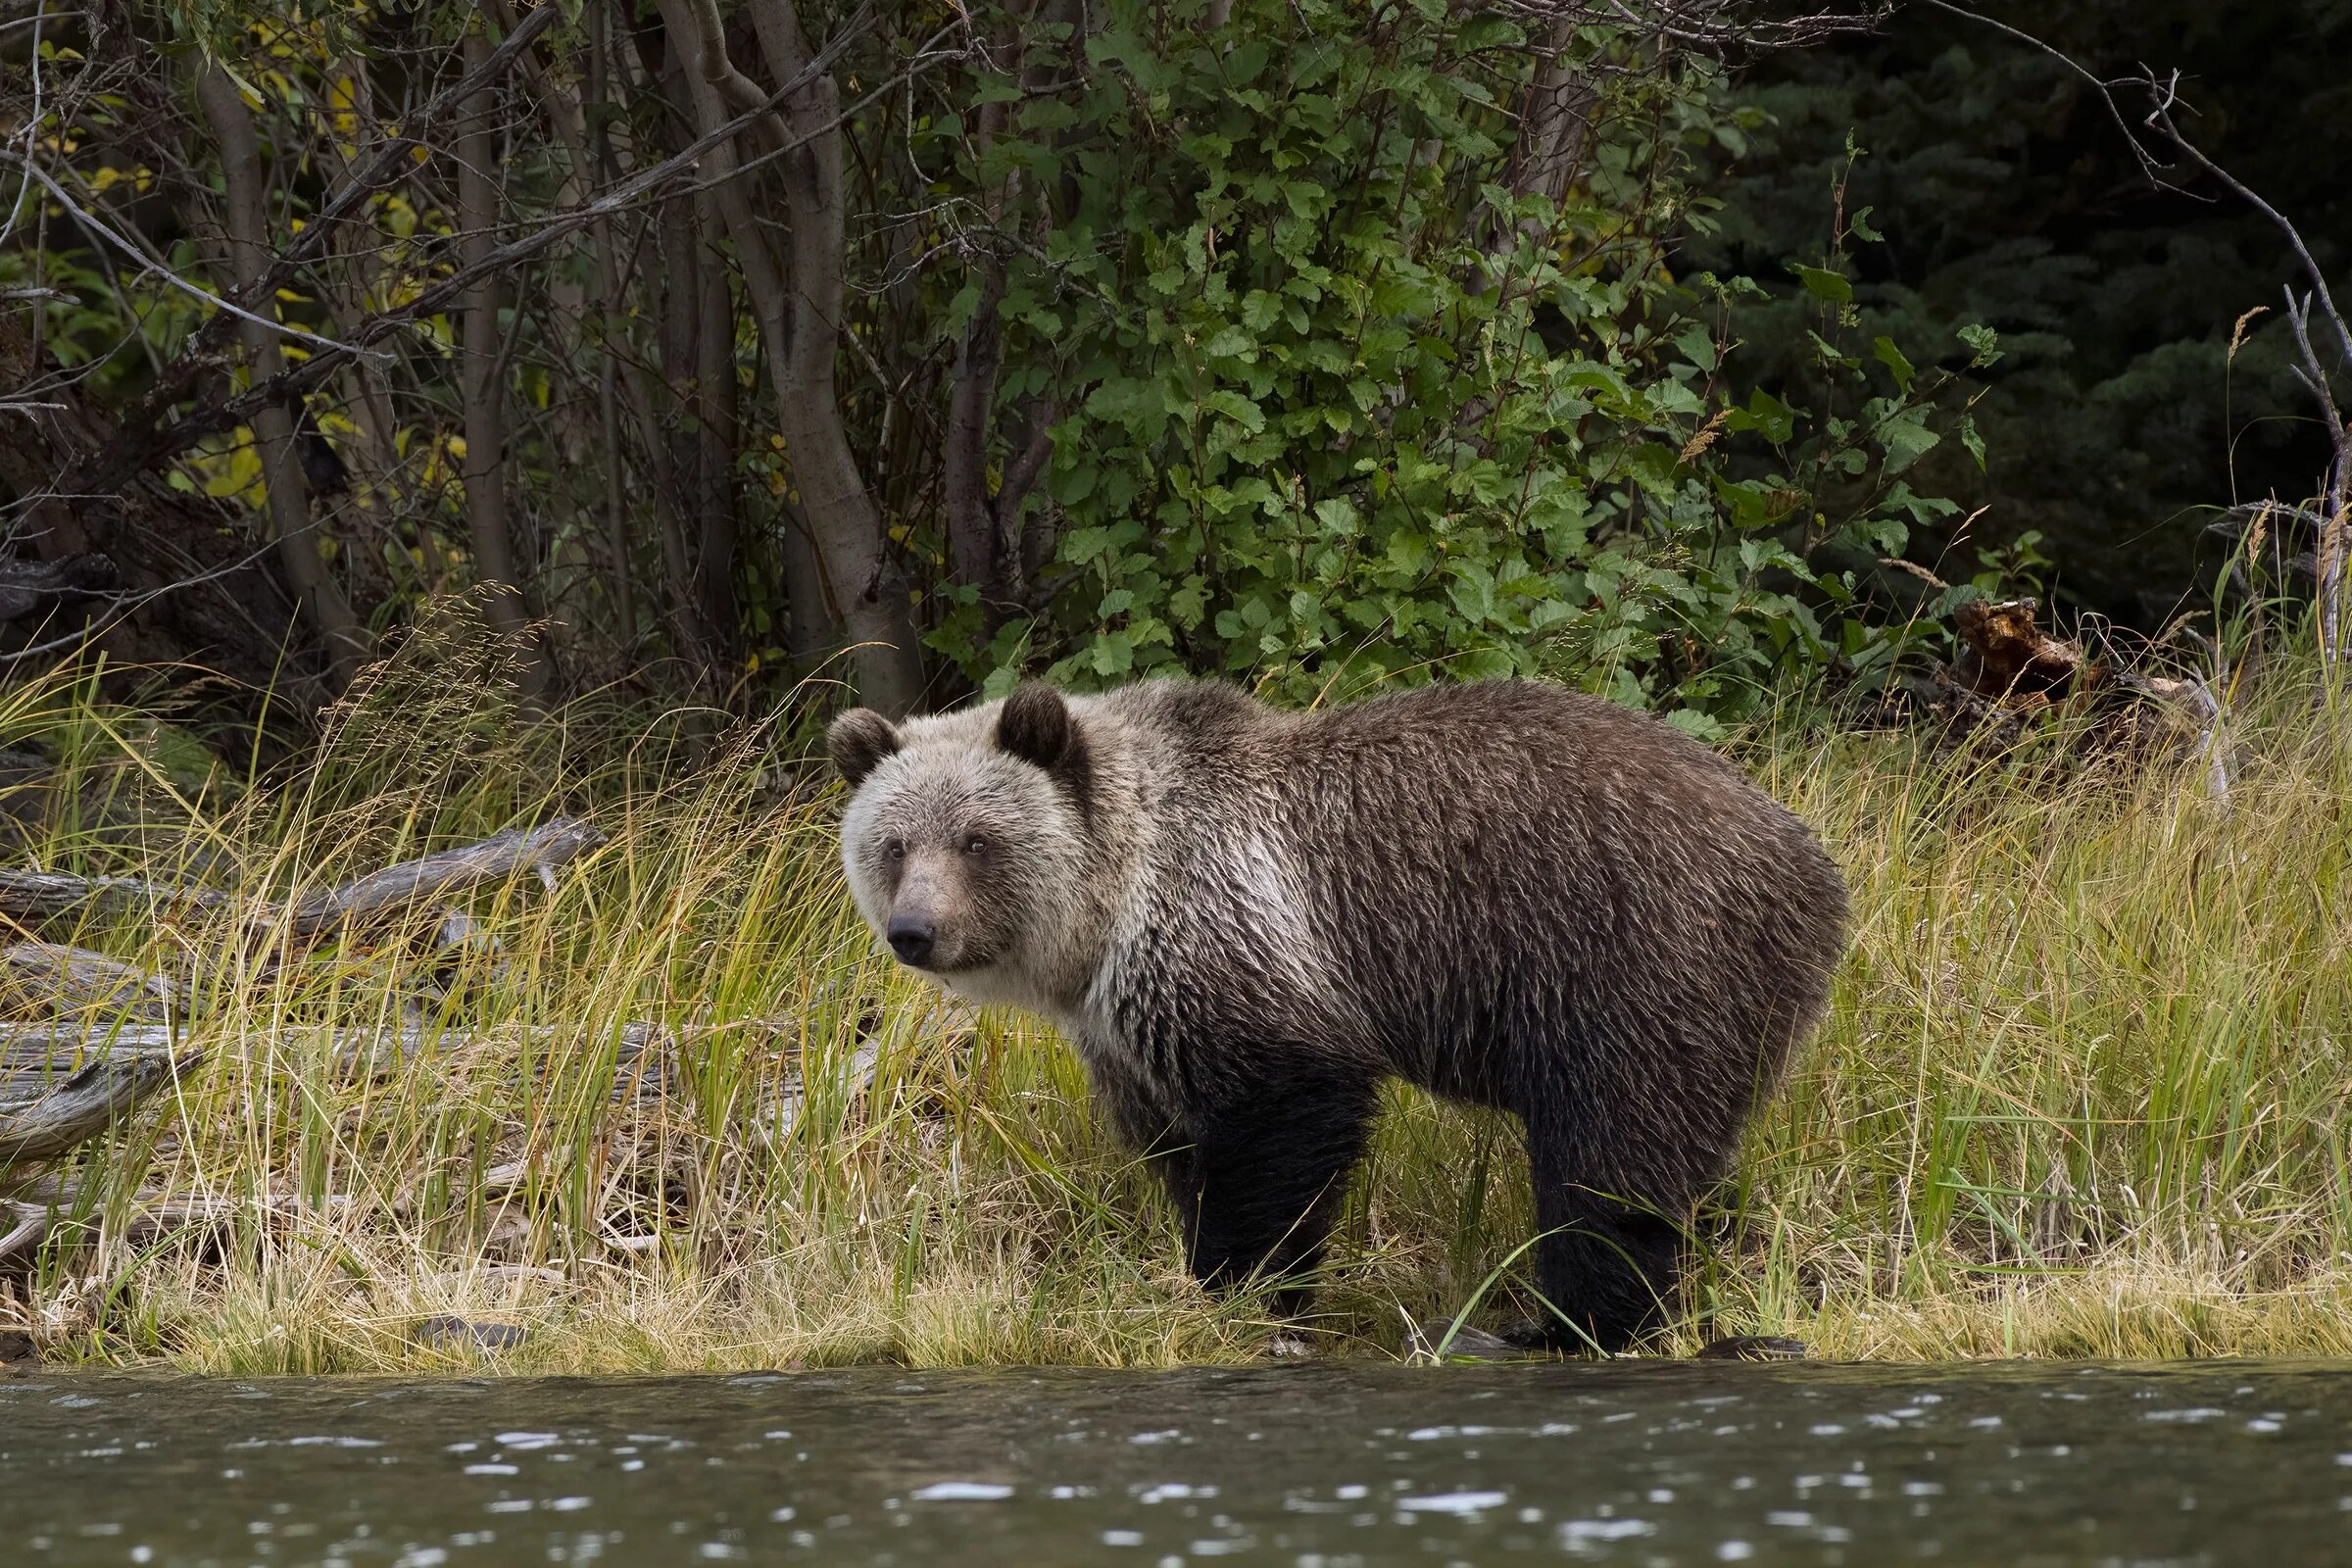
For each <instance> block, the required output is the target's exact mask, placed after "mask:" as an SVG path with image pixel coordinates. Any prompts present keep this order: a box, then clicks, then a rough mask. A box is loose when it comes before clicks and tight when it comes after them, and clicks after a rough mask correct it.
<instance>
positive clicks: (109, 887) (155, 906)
mask: <svg viewBox="0 0 2352 1568" xmlns="http://www.w3.org/2000/svg"><path fill="white" fill-rule="evenodd" d="M229 903H230V899H229V897H228V895H227V894H225V893H222V892H221V891H220V890H218V889H216V888H205V887H193V886H189V885H186V884H179V883H171V882H149V881H145V880H143V879H141V878H139V877H135V876H68V875H66V874H65V873H64V872H62V871H0V914H6V915H10V916H13V917H14V918H16V919H19V920H53V919H57V918H59V917H60V916H63V915H69V914H116V915H124V914H147V915H153V916H157V917H159V918H160V917H168V916H170V915H171V914H172V913H173V912H174V911H177V910H183V909H191V910H207V909H220V908H225V907H227V906H228V904H229Z"/></svg>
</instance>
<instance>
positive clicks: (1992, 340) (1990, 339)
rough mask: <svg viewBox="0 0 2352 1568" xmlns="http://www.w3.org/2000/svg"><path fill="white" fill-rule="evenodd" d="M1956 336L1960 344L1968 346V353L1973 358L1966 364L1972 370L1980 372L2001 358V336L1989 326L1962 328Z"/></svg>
mask: <svg viewBox="0 0 2352 1568" xmlns="http://www.w3.org/2000/svg"><path fill="white" fill-rule="evenodd" d="M1958 336H1959V338H1960V341H1961V342H1963V343H1965V344H1967V345H1968V350H1969V353H1970V354H1972V355H1974V356H1975V358H1973V359H1971V360H1970V361H1969V362H1968V363H1969V367H1970V368H1972V369H1980V370H1981V369H1983V368H1985V366H1987V365H1990V364H1992V362H1993V361H1995V360H1997V359H1999V358H2000V357H2001V350H2000V341H2001V335H2000V334H1999V333H1998V332H1995V331H1994V330H1993V329H1992V328H1991V327H1989V326H1985V325H1982V324H1978V325H1973V326H1964V327H1962V328H1961V329H1960V331H1959V333H1958Z"/></svg>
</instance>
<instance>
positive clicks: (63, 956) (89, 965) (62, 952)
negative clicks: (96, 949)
mask: <svg viewBox="0 0 2352 1568" xmlns="http://www.w3.org/2000/svg"><path fill="white" fill-rule="evenodd" d="M187 1003H188V991H187V987H185V986H183V985H181V984H180V983H179V982H178V981H176V980H171V979H167V978H166V977H165V976H163V975H159V974H150V973H149V972H148V971H147V970H145V969H141V968H139V967H137V966H136V965H134V964H128V963H123V962H122V961H121V960H119V959H116V958H110V957H108V956H105V955H104V954H101V953H92V952H90V951H89V950H88V949H87V948H69V947H64V946H60V945H58V944H56V943H49V942H25V943H20V944H18V945H17V946H16V947H13V948H8V949H5V950H0V1007H5V1008H7V1009H8V1010H10V1011H13V1012H19V1013H34V1014H42V1015H58V1014H67V1013H88V1012H96V1011H100V1010H104V1011H106V1012H107V1013H109V1014H110V1015H112V1016H116V1017H121V1018H125V1019H130V1020H135V1021H138V1022H142V1023H162V1022H165V1021H167V1020H169V1019H171V1018H172V1017H173V1016H176V1015H178V1014H181V1013H184V1012H185V1011H186V1010H187Z"/></svg>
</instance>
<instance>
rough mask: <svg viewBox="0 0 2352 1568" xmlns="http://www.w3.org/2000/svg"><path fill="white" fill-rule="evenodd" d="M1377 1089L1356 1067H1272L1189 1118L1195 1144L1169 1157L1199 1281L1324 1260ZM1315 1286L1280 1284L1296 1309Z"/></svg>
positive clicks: (1254, 1277)
mask: <svg viewBox="0 0 2352 1568" xmlns="http://www.w3.org/2000/svg"><path fill="white" fill-rule="evenodd" d="M1372 1110H1373V1095H1372V1087H1371V1085H1369V1084H1368V1083H1366V1082H1365V1081H1364V1078H1363V1075H1362V1074H1361V1073H1360V1072H1359V1073H1349V1074H1343V1073H1339V1072H1333V1071H1317V1070H1314V1069H1312V1068H1300V1069H1296V1070H1292V1071H1287V1072H1281V1073H1273V1074H1266V1075H1263V1076H1261V1077H1258V1078H1256V1079H1255V1080H1254V1081H1253V1082H1251V1083H1250V1085H1249V1086H1248V1087H1247V1088H1246V1089H1244V1090H1242V1091H1240V1092H1237V1093H1233V1094H1230V1095H1228V1096H1225V1097H1222V1098H1221V1100H1220V1102H1219V1103H1217V1104H1215V1105H1214V1106H1209V1107H1201V1108H1200V1109H1198V1110H1196V1111H1195V1112H1194V1113H1193V1114H1192V1115H1191V1116H1190V1117H1189V1118H1188V1122H1189V1124H1190V1125H1189V1132H1190V1135H1191V1142H1190V1145H1189V1147H1186V1148H1183V1149H1179V1150H1170V1151H1169V1152H1168V1157H1166V1158H1165V1159H1163V1161H1162V1162H1161V1169H1162V1172H1163V1173H1164V1175H1165V1177H1166V1179H1167V1181H1168V1184H1169V1188H1170V1191H1171V1193H1172V1194H1173V1196H1174V1197H1175V1199H1176V1203H1177V1207H1178V1208H1179V1210H1180V1211H1181V1212H1182V1213H1183V1216H1184V1221H1185V1256H1186V1261H1187V1262H1188V1263H1189V1264H1190V1265H1191V1267H1192V1271H1193V1274H1194V1277H1195V1278H1197V1279H1199V1280H1200V1281H1201V1284H1203V1285H1205V1286H1207V1287H1208V1288H1209V1289H1211V1290H1216V1291H1225V1290H1232V1289H1234V1288H1236V1287H1240V1286H1245V1285H1248V1284H1250V1283H1251V1282H1252V1281H1258V1280H1270V1281H1285V1280H1293V1279H1296V1278H1297V1277H1299V1276H1300V1275H1303V1274H1306V1273H1308V1272H1310V1271H1311V1270H1312V1269H1313V1268H1314V1267H1315V1265H1316V1264H1317V1263H1318V1262H1319V1261H1320V1260H1321V1258H1322V1254H1323V1246H1324V1243H1325V1242H1326V1241H1327V1240H1328V1239H1329V1238H1330V1235H1331V1227H1332V1223H1333V1221H1334V1220H1335V1219H1336V1218H1337V1217H1338V1215H1339V1208H1340V1202H1341V1200H1342V1199H1343V1198H1344V1197H1345V1196H1346V1194H1347V1188H1348V1172H1349V1171H1351V1170H1352V1169H1354V1167H1355V1162H1356V1161H1357V1159H1359V1158H1360V1157H1362V1154H1363V1152H1364V1135H1365V1130H1366V1128H1367V1127H1368V1126H1369V1124H1370V1122H1371V1117H1372ZM1306 1296H1307V1292H1306V1288H1305V1287H1304V1286H1303V1285H1294V1286H1290V1287H1287V1288H1284V1289H1282V1290H1280V1291H1279V1292H1278V1294H1277V1296H1276V1298H1275V1301H1276V1306H1277V1309H1278V1310H1280V1311H1282V1312H1284V1313H1286V1314H1290V1315H1296V1314H1297V1313H1298V1312H1299V1311H1300V1310H1302V1309H1303V1308H1304V1307H1305V1305H1306Z"/></svg>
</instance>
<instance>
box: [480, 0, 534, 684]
mask: <svg viewBox="0 0 2352 1568" xmlns="http://www.w3.org/2000/svg"><path fill="white" fill-rule="evenodd" d="M489 56H490V39H489V37H488V35H487V34H486V33H484V32H483V31H482V30H481V28H480V27H478V26H477V27H474V28H473V29H471V30H469V31H468V32H467V33H466V66H467V68H468V69H469V70H474V71H478V70H480V68H481V67H482V65H483V63H484V62H486V61H487V60H488V59H489ZM462 113H463V115H464V118H463V120H462V121H461V125H462V126H463V128H462V129H461V131H460V132H459V135H458V227H459V238H458V256H459V262H460V265H461V266H479V265H480V264H481V263H482V262H483V260H484V259H485V258H486V257H487V256H488V255H489V254H490V252H491V250H492V249H493V248H494V247H495V246H496V245H497V243H498V236H497V233H496V227H497V224H498V212H499V201H498V169H499V157H498V134H497V129H496V117H497V113H498V91H497V88H496V87H495V86H492V85H490V84H489V83H487V82H485V83H484V84H483V86H482V87H481V88H480V89H479V90H477V91H476V92H475V93H474V94H473V95H472V97H471V99H470V100H469V101H468V102H467V103H466V105H465V107H464V110H463V111H462ZM500 292H501V291H500V288H499V280H498V275H497V273H496V272H494V271H490V270H484V271H482V272H481V274H480V275H479V276H477V277H476V278H475V279H474V280H473V281H472V282H471V283H470V284H468V285H467V287H466V302H465V307H464V319H465V325H464V341H463V369H462V371H461V386H462V392H461V396H462V398H463V400H464V404H465V410H466V466H465V467H464V469H463V470H462V477H463V479H464V482H465V486H466V535H467V537H468V540H469V542H470V543H471V545H472V547H473V574H474V580H475V581H476V582H477V583H479V584H480V585H481V590H482V614H483V617H484V618H485V619H487V620H488V621H489V622H490V624H491V626H492V627H494V628H495V629H496V630H497V631H498V632H499V634H500V635H501V636H503V637H505V638H506V639H508V641H509V642H510V643H511V644H512V645H513V646H514V648H515V653H516V657H517V659H518V660H519V665H518V667H517V669H516V671H515V679H516V684H517V685H518V686H519V687H520V688H521V690H522V693H523V696H524V697H525V698H526V699H535V698H537V697H539V696H541V695H542V694H544V693H545V692H546V691H547V689H548V687H549V684H550V680H549V676H550V673H551V672H550V671H549V669H548V665H547V654H546V650H545V649H544V648H543V647H542V646H541V645H540V641H539V636H538V633H537V631H536V630H535V629H534V628H533V627H532V625H531V613H530V610H529V607H528V605H527V603H526V601H525V600H524V597H523V582H522V577H521V575H520V574H519V573H518V572H517V571H516V569H515V546H514V536H513V535H512V533H511V532H510V531H509V529H508V527H507V490H506V446H507V428H506V396H505V393H506V388H505V386H504V381H505V376H504V374H503V373H502V370H503V367H504V364H505V357H504V353H503V345H502V344H501V341H500V336H499V329H498V307H499V296H500Z"/></svg>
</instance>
